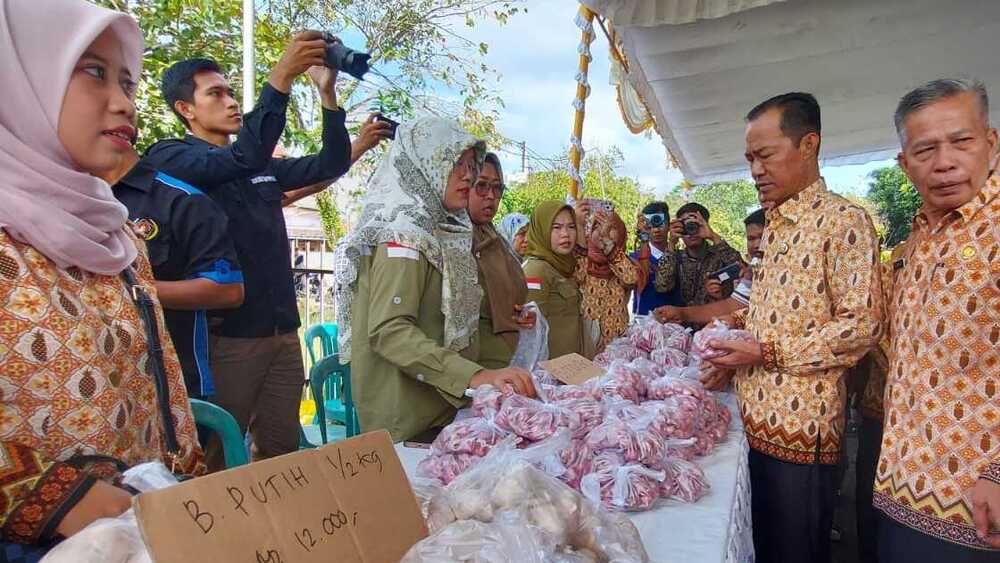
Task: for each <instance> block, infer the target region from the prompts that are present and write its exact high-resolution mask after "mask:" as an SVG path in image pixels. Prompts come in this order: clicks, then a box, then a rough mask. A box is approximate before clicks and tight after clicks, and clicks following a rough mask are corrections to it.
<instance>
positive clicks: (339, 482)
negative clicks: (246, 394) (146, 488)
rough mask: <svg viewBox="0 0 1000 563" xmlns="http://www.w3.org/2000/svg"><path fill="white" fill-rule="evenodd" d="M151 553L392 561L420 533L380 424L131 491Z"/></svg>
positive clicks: (252, 559)
mask: <svg viewBox="0 0 1000 563" xmlns="http://www.w3.org/2000/svg"><path fill="white" fill-rule="evenodd" d="M134 504H135V509H136V517H137V519H138V521H139V527H140V529H141V530H142V534H143V538H144V539H145V541H146V545H147V546H148V548H149V552H150V555H151V556H152V558H153V561H155V562H156V563H175V562H176V563H189V562H191V561H208V562H211V563H226V562H229V561H238V562H244V561H245V562H248V563H299V562H302V563H309V562H313V561H315V562H317V563H318V562H329V561H338V562H344V563H396V562H397V561H399V560H400V559H401V558H402V557H403V555H405V554H406V552H407V550H409V549H410V547H412V546H413V544H415V543H417V542H418V541H420V540H421V539H423V538H424V537H426V536H427V527H426V525H425V523H424V519H423V517H422V516H421V514H420V508H419V506H418V505H417V500H416V497H414V495H413V491H412V489H411V488H410V485H409V481H407V479H406V474H405V473H404V472H403V466H402V464H401V463H400V461H399V457H398V456H397V454H396V451H395V449H393V446H392V440H391V439H390V438H389V433H388V432H386V431H384V430H382V431H378V432H370V433H367V434H362V435H361V436H358V437H356V438H352V439H350V440H344V441H340V442H336V443H334V444H330V445H327V446H324V447H322V448H319V449H315V450H305V451H301V452H296V453H293V454H288V455H285V456H281V457H277V458H273V459H269V460H265V461H260V462H256V463H253V464H250V465H245V466H243V467H238V468H235V469H231V470H229V471H224V472H222V473H215V474H213V475H208V476H206V477H200V478H198V479H194V480H191V481H188V482H185V483H181V484H179V485H176V486H174V487H170V488H168V489H164V490H161V491H155V492H150V493H144V494H141V495H139V496H138V497H136V499H135V501H134Z"/></svg>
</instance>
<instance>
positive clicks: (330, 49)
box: [324, 33, 372, 80]
mask: <svg viewBox="0 0 1000 563" xmlns="http://www.w3.org/2000/svg"><path fill="white" fill-rule="evenodd" d="M324 39H325V40H326V66H328V67H330V68H335V69H337V70H342V71H344V72H346V73H347V74H350V75H351V76H353V77H354V78H357V79H358V80H364V78H365V74H367V73H368V71H369V70H370V68H371V67H369V66H368V59H371V58H372V56H371V55H369V54H368V53H361V52H359V51H355V50H354V49H351V48H350V47H346V46H344V44H343V43H341V42H340V41H334V39H333V35H331V34H330V33H325V34H324Z"/></svg>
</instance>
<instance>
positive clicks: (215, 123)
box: [0, 0, 1000, 562]
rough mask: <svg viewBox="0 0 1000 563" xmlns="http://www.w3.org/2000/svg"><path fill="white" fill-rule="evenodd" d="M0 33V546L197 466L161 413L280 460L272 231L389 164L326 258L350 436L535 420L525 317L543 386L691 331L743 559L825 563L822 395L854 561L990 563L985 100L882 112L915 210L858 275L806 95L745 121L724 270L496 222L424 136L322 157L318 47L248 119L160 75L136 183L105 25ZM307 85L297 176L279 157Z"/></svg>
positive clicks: (183, 74)
mask: <svg viewBox="0 0 1000 563" xmlns="http://www.w3.org/2000/svg"><path fill="white" fill-rule="evenodd" d="M50 4H51V5H50ZM53 9H58V11H59V12H60V14H61V16H60V17H59V18H56V19H54V20H53V19H52V18H51V17H50V15H51V12H52V10H53ZM41 25H44V26H45V29H46V31H47V32H46V33H45V34H41V33H38V29H39V26H41ZM0 31H2V33H0V46H2V49H0V81H2V82H3V84H4V88H5V92H7V93H8V101H7V103H5V104H3V105H2V106H0V149H2V150H0V194H2V196H0V197H2V198H3V205H0V227H2V228H0V303H2V307H0V327H2V330H0V366H2V367H0V389H2V398H0V453H2V458H3V460H4V462H3V463H0V485H2V487H0V501H2V502H0V505H2V506H3V508H4V510H3V511H2V513H0V533H2V536H0V537H2V541H3V542H4V545H3V546H2V547H3V550H9V549H10V548H11V546H17V547H18V548H19V549H20V550H21V555H20V557H22V558H23V559H22V560H26V561H31V560H37V559H38V557H40V554H43V553H44V552H45V550H46V549H47V547H49V546H51V545H53V544H54V543H56V542H58V541H59V540H60V539H62V538H66V537H69V536H71V535H73V534H74V533H76V532H77V531H79V530H81V529H82V528H83V527H85V526H86V525H88V524H89V523H91V522H93V521H94V520H96V519H98V518H101V517H105V516H115V515H118V514H120V513H122V512H123V511H124V510H126V509H127V508H128V507H129V506H130V499H131V495H132V494H133V493H135V491H134V490H131V489H130V488H129V487H128V486H125V485H122V484H121V481H120V478H121V474H122V471H123V470H124V469H125V468H127V467H129V466H133V465H136V464H138V463H142V462H146V461H151V460H161V461H163V462H164V463H165V464H166V465H167V466H168V467H169V468H170V469H171V470H172V471H174V472H175V473H178V474H183V475H187V476H198V475H201V474H204V473H205V472H206V471H214V470H218V469H221V468H222V467H223V466H224V459H223V455H222V448H221V445H220V444H218V443H216V442H215V441H214V439H213V438H207V439H205V440H204V441H201V440H199V437H198V435H197V432H196V429H195V423H194V420H193V416H192V414H191V408H190V406H189V402H188V399H189V398H201V399H206V400H210V401H212V402H215V403H216V404H218V405H220V406H221V407H223V408H224V409H226V410H227V411H229V412H230V413H231V414H233V416H234V417H235V419H236V421H237V423H238V425H239V427H240V429H241V431H243V432H249V433H250V434H251V435H252V442H253V445H254V457H255V458H256V459H263V458H268V457H273V456H277V455H281V454H284V453H288V452H292V451H295V450H296V449H297V448H298V445H299V422H298V408H299V401H300V397H301V393H302V386H303V372H304V369H303V365H302V353H301V342H300V338H299V336H298V330H299V328H300V319H299V313H298V309H297V306H296V297H295V290H294V282H293V274H292V269H291V256H290V252H289V245H288V241H287V233H286V229H285V222H284V217H283V215H282V211H281V208H282V205H283V204H287V203H288V202H289V201H293V200H295V199H298V198H301V197H305V196H306V195H309V194H312V193H317V192H318V191H319V190H322V189H324V188H325V187H326V186H327V185H329V184H330V183H331V182H333V181H334V180H336V179H337V178H338V177H341V176H343V175H344V174H345V173H347V172H348V170H349V169H350V167H351V165H352V163H354V162H356V161H357V160H358V159H359V158H360V157H361V156H362V154H364V153H365V152H366V151H368V150H371V149H372V148H374V147H376V146H378V145H380V144H383V142H384V141H388V140H389V139H392V141H391V144H389V145H388V148H387V151H386V154H385V155H384V157H383V158H382V159H381V161H380V164H379V165H378V168H377V170H376V171H375V173H374V175H373V176H372V178H371V180H370V182H369V183H368V186H367V189H366V191H365V193H364V195H363V198H362V201H361V215H360V219H359V221H358V222H357V224H356V226H355V228H354V229H353V230H352V231H351V232H350V233H348V234H347V235H346V236H345V237H344V238H343V239H342V240H341V241H340V242H339V244H338V245H337V248H336V255H335V262H336V278H337V280H336V281H337V302H338V305H339V306H338V310H337V314H338V326H339V333H340V350H341V357H342V361H344V362H346V361H350V362H351V364H352V384H353V390H354V399H355V401H356V403H357V410H358V414H359V418H360V425H361V428H362V429H363V430H365V431H368V430H375V429H386V430H388V431H389V433H390V434H391V436H392V438H393V440H394V441H419V442H429V441H431V440H432V439H433V437H434V436H435V435H436V433H437V432H439V431H440V429H441V428H442V427H444V426H445V425H447V424H448V423H450V422H451V421H452V420H454V418H455V415H456V413H457V411H458V410H459V409H460V408H462V407H463V406H465V405H466V404H467V400H468V399H467V393H468V392H469V390H470V389H475V388H477V387H479V386H482V385H486V384H489V385H493V386H495V387H497V388H501V389H504V390H507V391H509V392H512V393H518V394H521V395H527V396H533V395H534V394H535V387H534V383H533V380H532V376H531V374H530V373H529V372H528V371H526V370H525V369H521V368H519V367H511V360H512V357H513V355H514V353H515V351H516V350H517V348H518V344H519V340H520V335H521V334H523V333H524V331H525V330H530V329H532V328H534V327H535V326H536V324H537V323H538V321H539V318H538V316H537V315H536V314H534V313H533V312H532V311H533V309H529V308H526V305H527V304H528V303H531V302H534V303H535V304H536V305H537V310H538V311H539V312H540V314H541V315H542V316H543V317H544V319H545V321H546V323H547V326H548V342H547V345H548V352H549V356H550V357H558V356H563V355H566V354H574V353H575V354H579V355H581V356H584V357H586V358H593V357H594V356H595V355H596V354H598V353H599V352H600V351H601V350H602V349H603V348H604V347H605V346H606V345H607V344H608V343H609V342H611V341H612V340H613V339H615V338H616V337H618V336H620V335H621V334H622V333H623V332H624V331H625V330H626V329H627V327H628V325H629V323H630V321H631V320H632V319H633V318H634V317H635V316H636V315H651V316H653V317H654V318H656V319H658V320H659V321H661V322H673V323H680V324H684V325H686V326H688V327H691V328H692V329H697V328H700V327H702V326H704V325H706V324H708V323H711V322H713V321H715V320H716V319H721V320H722V321H724V322H725V323H726V324H728V325H729V326H730V327H733V328H745V329H746V330H747V331H749V333H750V334H751V335H752V336H753V340H751V341H717V342H713V344H712V345H713V346H714V347H716V348H718V349H719V350H723V351H725V352H726V353H725V354H724V355H722V356H720V357H717V358H714V359H712V360H709V362H708V363H706V364H703V365H702V366H701V370H702V371H701V380H702V382H703V384H704V385H705V386H706V387H707V388H708V389H711V390H727V389H733V390H735V392H736V394H737V396H738V398H739V407H740V411H741V414H742V419H743V425H744V427H745V431H746V436H747V439H748V440H749V443H750V454H749V468H750V481H751V485H752V499H753V506H752V513H753V527H754V543H755V549H756V553H757V560H758V561H763V562H786V561H788V562H790V561H796V562H797V561H826V560H828V559H829V546H830V530H831V527H832V521H833V512H834V505H835V498H836V493H837V488H838V480H839V478H840V472H839V471H838V469H837V466H838V464H840V463H841V460H842V458H843V451H844V436H845V418H846V417H845V413H846V408H847V404H848V397H847V392H848V390H847V380H852V381H855V383H854V384H853V385H852V386H851V387H852V389H853V390H854V392H855V393H856V394H857V395H858V396H859V397H860V398H861V402H862V406H863V411H864V416H865V422H864V423H863V427H862V432H861V440H860V441H861V445H860V450H861V451H860V452H859V456H858V465H859V470H858V477H859V478H858V493H859V494H858V500H859V506H858V515H859V517H858V522H859V535H860V536H861V540H862V541H861V547H862V550H863V553H862V555H863V558H864V560H865V561H866V562H868V561H883V562H892V561H952V562H979V561H983V562H985V561H995V560H996V558H997V556H998V555H997V554H998V551H997V550H998V549H1000V348H998V346H997V345H998V343H1000V226H998V225H1000V179H998V176H997V172H996V165H997V157H996V155H997V144H998V142H997V132H996V130H995V129H993V128H992V127H990V124H989V119H988V109H989V106H988V98H987V93H986V90H985V88H984V87H983V86H982V85H981V84H979V83H976V82H973V81H964V80H937V81H934V82H931V83H929V84H927V85H924V86H922V87H920V88H917V89H915V90H913V91H911V92H910V93H908V94H906V95H905V96H904V97H903V98H902V99H901V101H900V103H899V105H898V107H897V108H896V112H895V116H894V117H895V126H896V130H897V132H898V134H899V140H900V145H901V151H900V154H899V163H900V165H901V166H902V168H903V170H904V171H905V172H906V174H907V175H908V176H909V178H910V179H911V180H912V182H913V184H914V185H915V186H916V188H917V190H918V191H919V192H920V195H921V197H922V198H923V207H922V208H921V210H920V212H919V213H918V215H917V217H916V218H915V220H914V229H913V233H912V235H911V236H910V238H909V240H908V241H907V242H905V243H904V244H903V245H901V246H900V247H898V248H896V249H894V250H893V251H892V258H891V260H890V261H888V262H883V261H882V260H880V256H881V251H882V250H883V249H882V248H881V247H880V241H879V239H878V237H877V235H876V233H875V229H874V227H873V223H872V220H871V218H870V217H869V216H868V213H867V212H866V211H865V210H864V209H863V208H861V207H859V206H858V205H856V204H854V203H852V202H850V201H849V200H847V199H845V198H843V197H841V196H839V195H836V194H834V193H832V192H830V191H829V190H828V189H827V187H826V185H825V182H824V180H823V178H822V177H821V176H820V166H819V154H820V146H821V141H822V128H821V119H820V106H819V103H818V102H817V100H816V99H815V98H814V97H813V96H811V95H809V94H805V93H789V94H783V95H780V96H776V97H774V98H771V99H769V100H766V101H764V102H762V103H761V104H759V105H758V106H756V107H754V108H753V109H752V110H751V111H749V112H748V114H747V116H746V122H747V129H746V159H747V162H748V165H749V169H750V173H751V175H752V176H753V179H754V182H755V184H756V186H757V190H758V193H759V199H760V204H761V209H758V210H756V211H753V212H752V213H749V215H748V216H747V217H746V220H745V225H746V247H747V253H746V255H745V256H741V255H740V253H739V252H738V251H737V250H735V249H734V248H733V247H732V246H731V245H730V244H729V243H728V242H727V241H725V240H723V239H722V238H721V237H720V236H719V235H718V234H717V233H716V232H715V231H714V230H713V228H712V226H711V213H712V210H711V209H708V208H706V207H704V206H702V205H700V204H698V203H694V202H691V203H687V204H685V205H683V206H681V207H680V208H679V209H677V210H676V211H675V212H674V213H673V214H671V210H670V209H669V207H668V205H667V204H666V203H664V202H652V203H649V204H648V205H646V206H645V207H644V208H643V209H642V211H641V213H640V214H639V216H638V217H622V216H621V215H620V214H619V213H618V212H617V211H616V210H615V209H614V208H613V206H610V205H607V204H606V202H602V201H600V200H591V199H587V198H580V199H579V200H577V201H574V202H573V203H572V204H569V203H566V202H565V201H546V202H543V203H541V204H539V205H538V206H537V207H536V208H535V209H534V210H533V211H532V212H531V214H530V217H529V216H525V215H519V214H514V215H509V216H506V217H502V218H498V217H497V212H498V209H499V208H500V202H501V200H502V198H503V196H504V192H505V189H506V187H507V185H506V182H505V179H504V174H503V170H502V166H501V163H500V159H499V158H498V157H497V156H496V154H494V153H491V152H488V147H487V146H486V145H485V143H484V142H482V141H481V140H478V139H476V138H475V137H474V136H473V135H471V134H470V133H468V132H467V131H465V130H463V129H462V127H461V126H460V125H458V124H457V123H456V122H454V121H452V120H448V119H444V118H440V117H423V118H419V119H416V120H414V121H412V122H409V123H404V124H402V125H400V126H399V127H398V129H392V128H391V127H390V126H389V125H388V124H387V123H385V122H382V121H378V120H375V119H369V120H368V121H366V122H365V123H364V124H363V126H362V128H361V131H360V132H359V134H358V136H357V138H356V139H355V140H354V142H353V143H352V140H351V138H350V135H349V133H348V130H347V126H346V115H345V112H344V110H343V109H341V108H340V107H339V105H338V101H337V95H336V88H335V85H336V81H337V71H336V70H334V69H331V68H328V67H326V66H325V65H324V56H323V53H324V50H325V48H326V44H327V41H328V40H329V38H328V37H326V36H325V35H324V34H321V33H319V32H310V31H306V32H302V33H300V34H298V35H296V36H295V37H294V38H293V39H292V40H291V41H290V43H289V45H288V47H287V49H286V51H285V52H284V54H283V55H282V57H281V59H280V60H279V61H278V62H277V64H276V65H275V67H274V68H273V69H272V71H271V73H270V75H269V78H268V81H267V84H265V86H264V88H263V90H262V91H261V93H260V95H259V97H258V101H257V104H256V106H255V107H254V108H253V109H252V110H251V111H249V112H247V113H246V114H244V113H242V112H241V108H240V107H239V104H238V103H237V101H236V99H235V93H234V91H233V89H232V87H231V86H230V84H229V81H228V80H227V78H226V72H227V69H223V68H221V67H220V66H219V65H218V64H217V63H216V62H214V61H213V60H211V59H206V58H193V59H188V60H184V61H179V62H177V63H175V64H173V65H172V66H171V67H170V68H168V69H167V70H166V71H165V72H164V73H163V75H162V77H160V79H161V95H162V99H163V103H166V104H167V105H168V106H169V107H170V109H171V110H172V111H173V112H174V114H175V115H176V118H177V119H178V120H179V122H180V123H181V124H182V125H183V126H184V127H185V129H186V131H187V132H186V134H185V136H184V137H183V138H179V139H161V140H159V141H158V142H157V143H155V144H153V145H152V146H151V147H150V148H149V150H148V151H146V152H145V154H143V155H139V154H138V153H137V152H136V151H135V149H134V145H135V142H136V139H137V135H138V132H137V131H136V122H137V115H136V108H135V105H134V96H135V92H136V82H137V81H138V79H139V76H140V69H141V65H142V53H143V45H142V39H141V33H140V30H139V29H138V27H137V25H136V23H135V21H134V20H133V19H132V18H130V17H128V16H127V15H125V14H122V13H119V12H114V11H110V10H105V9H102V8H98V7H96V6H94V5H92V4H90V3H88V2H85V1H83V0H52V2H50V3H40V2H18V1H13V0H0ZM303 75H308V76H309V78H310V79H311V80H312V82H313V84H314V85H315V88H316V89H317V92H318V93H319V98H320V101H321V104H322V108H323V109H322V113H321V119H322V133H321V141H322V142H321V145H322V148H321V150H320V151H319V152H318V153H316V154H313V155H307V156H303V157H299V158H284V157H275V156H274V155H275V150H276V146H277V144H278V141H279V139H280V137H281V135H282V132H283V129H284V125H285V120H286V111H287V107H288V100H289V93H290V91H291V88H292V84H293V82H294V81H295V80H296V78H297V77H299V76H303ZM887 113H888V110H887ZM748 211H749V210H748ZM626 221H627V222H628V223H631V222H632V221H635V225H636V227H635V229H634V230H633V231H632V232H630V231H629V228H628V227H627V223H626ZM630 249H632V252H631V253H630V252H629V250H630ZM203 445H204V447H205V449H204V450H203ZM203 451H207V455H206V454H203ZM0 551H2V550H0ZM3 552H4V553H10V552H9V551H3Z"/></svg>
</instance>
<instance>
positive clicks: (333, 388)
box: [309, 354, 360, 444]
mask: <svg viewBox="0 0 1000 563" xmlns="http://www.w3.org/2000/svg"><path fill="white" fill-rule="evenodd" d="M309 388H310V390H311V391H312V396H313V401H314V402H315V403H316V418H317V423H318V424H319V430H320V436H321V437H322V442H323V443H324V444H326V443H328V442H329V437H328V435H327V427H326V423H327V420H331V421H336V422H338V423H340V424H342V425H344V427H345V429H346V433H345V434H346V436H345V437H347V438H350V437H352V436H357V435H358V434H359V433H360V427H359V425H358V418H357V413H356V412H355V410H354V399H353V396H352V394H351V367H350V365H347V364H341V363H340V354H333V355H330V356H327V357H325V358H323V359H321V360H320V361H318V362H317V363H315V364H314V365H313V367H312V368H311V369H310V370H309ZM341 389H343V392H342V393H341Z"/></svg>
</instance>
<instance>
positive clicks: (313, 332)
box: [303, 323, 340, 366]
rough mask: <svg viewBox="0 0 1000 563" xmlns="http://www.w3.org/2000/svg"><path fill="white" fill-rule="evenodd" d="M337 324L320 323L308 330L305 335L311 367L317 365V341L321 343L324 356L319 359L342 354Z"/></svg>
mask: <svg viewBox="0 0 1000 563" xmlns="http://www.w3.org/2000/svg"><path fill="white" fill-rule="evenodd" d="M337 335H338V331H337V324H336V323H320V324H315V325H312V326H311V327H309V328H308V329H306V332H305V334H304V335H303V337H304V339H305V341H306V350H308V351H309V365H310V366H314V365H316V362H317V358H316V350H315V348H314V344H315V342H316V340H317V339H319V341H320V350H321V351H322V354H321V355H320V356H319V359H322V358H326V357H327V356H332V355H334V354H336V353H338V352H340V348H339V347H338V346H337Z"/></svg>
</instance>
